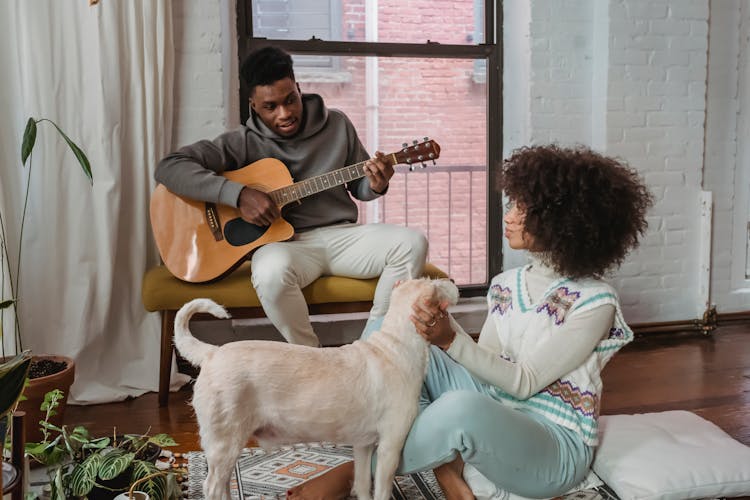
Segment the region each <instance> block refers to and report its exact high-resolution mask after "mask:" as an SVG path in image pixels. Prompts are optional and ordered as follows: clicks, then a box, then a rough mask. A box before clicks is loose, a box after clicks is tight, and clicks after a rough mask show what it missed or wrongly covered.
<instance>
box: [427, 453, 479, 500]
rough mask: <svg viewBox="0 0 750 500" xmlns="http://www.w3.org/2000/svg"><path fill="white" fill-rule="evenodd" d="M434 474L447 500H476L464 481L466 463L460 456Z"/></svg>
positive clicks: (435, 470)
mask: <svg viewBox="0 0 750 500" xmlns="http://www.w3.org/2000/svg"><path fill="white" fill-rule="evenodd" d="M433 472H434V473H435V479H437V482H438V484H439V485H440V487H441V488H442V489H443V493H445V498H446V500H475V499H474V493H472V491H471V488H469V485H468V484H466V481H464V477H463V472H464V461H463V460H462V459H461V457H460V456H459V457H456V459H455V460H454V461H452V462H448V463H447V464H443V465H441V466H440V467H437V468H435V469H433Z"/></svg>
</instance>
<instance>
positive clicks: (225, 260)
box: [150, 138, 440, 283]
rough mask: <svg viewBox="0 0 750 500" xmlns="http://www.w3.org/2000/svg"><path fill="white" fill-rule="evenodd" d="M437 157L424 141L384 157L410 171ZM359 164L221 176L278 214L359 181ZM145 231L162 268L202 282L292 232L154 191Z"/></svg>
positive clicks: (260, 167) (273, 164) (257, 168)
mask: <svg viewBox="0 0 750 500" xmlns="http://www.w3.org/2000/svg"><path fill="white" fill-rule="evenodd" d="M439 156H440V146H439V145H438V144H437V143H436V142H435V141H432V140H428V139H427V138H425V140H424V142H421V143H420V142H418V141H414V143H413V144H412V145H411V146H409V145H407V144H404V147H403V149H401V150H400V151H397V152H395V153H390V154H388V155H386V161H389V162H390V163H391V164H393V165H397V164H408V165H411V170H413V169H414V166H417V165H418V164H421V165H422V167H424V166H425V163H424V162H426V161H428V160H433V161H434V160H436V159H437V158H438V157H439ZM365 163H366V162H365V161H363V162H359V163H355V164H354V165H349V166H347V167H344V168H340V169H338V170H334V171H332V172H328V173H326V174H322V175H318V176H315V177H311V178H309V179H304V180H301V181H299V182H294V181H293V180H292V176H291V175H290V173H289V170H287V168H286V166H284V164H283V163H282V162H281V161H279V160H276V159H274V158H264V159H262V160H258V161H256V162H253V163H251V164H250V165H247V166H246V167H243V168H240V169H237V170H231V171H228V172H224V173H222V174H221V175H223V176H224V177H226V178H227V179H229V180H232V181H235V182H239V183H241V184H244V185H246V186H249V187H251V188H253V189H257V190H259V191H263V192H265V193H267V194H268V195H269V196H270V197H271V199H272V200H273V201H274V203H276V204H277V205H278V207H279V209H281V208H283V207H284V206H285V205H288V204H289V203H292V202H296V201H298V200H300V199H302V198H305V197H307V196H310V195H313V194H315V193H319V192H321V191H325V190H327V189H330V188H332V187H335V186H340V185H342V184H345V183H347V182H351V181H353V180H356V179H359V178H361V177H364V176H365V169H364V167H365ZM150 212H151V227H152V229H153V232H154V238H155V239H156V246H157V247H158V248H159V253H160V254H161V258H162V260H163V261H164V264H165V265H166V266H167V269H169V271H170V272H171V273H172V274H173V275H174V276H176V277H178V278H180V279H181V280H184V281H188V282H191V283H203V282H207V281H213V280H216V279H219V278H221V277H223V276H225V275H226V274H228V273H230V272H232V271H233V270H234V269H236V268H237V267H238V266H239V265H240V264H242V261H244V260H245V259H246V258H248V257H249V256H250V255H251V254H252V252H253V251H254V250H255V249H257V248H259V247H260V246H262V245H265V244H266V243H272V242H276V241H284V240H288V239H290V238H291V237H292V236H293V235H294V228H293V227H292V225H291V224H289V223H288V222H287V221H286V220H284V218H283V217H279V218H278V219H276V220H275V221H274V222H273V224H271V225H270V226H258V225H255V224H251V223H250V222H247V221H245V220H244V219H242V218H241V217H240V213H239V210H238V209H237V208H234V207H230V206H227V205H217V204H215V203H207V202H203V201H195V200H191V199H188V198H185V197H182V196H179V195H176V194H174V193H172V192H171V191H169V190H168V189H167V188H166V187H164V185H162V184H159V185H158V186H156V189H155V190H154V193H153V194H152V196H151V207H150Z"/></svg>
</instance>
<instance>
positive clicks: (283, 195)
mask: <svg viewBox="0 0 750 500" xmlns="http://www.w3.org/2000/svg"><path fill="white" fill-rule="evenodd" d="M365 163H367V162H366V161H362V162H359V163H355V164H354V165H349V166H347V167H344V168H340V169H338V170H334V171H333V172H328V173H327V174H321V175H318V176H315V177H310V178H309V179H305V180H304V181H299V182H295V183H294V184H291V185H289V186H285V187H283V188H279V189H275V190H273V191H271V192H269V193H268V196H270V197H271V199H272V200H273V201H274V203H276V204H277V205H279V206H282V205H286V204H287V203H291V202H293V201H297V200H301V199H302V198H304V197H306V196H310V195H313V194H315V193H320V192H321V191H325V190H326V189H330V188H332V187H335V186H340V185H342V184H346V183H347V182H351V181H353V180H355V179H359V178H360V177H364V176H365Z"/></svg>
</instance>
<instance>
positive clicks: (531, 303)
mask: <svg viewBox="0 0 750 500" xmlns="http://www.w3.org/2000/svg"><path fill="white" fill-rule="evenodd" d="M487 304H488V307H489V314H488V315H487V319H486V321H485V323H484V326H483V327H482V331H481V333H480V336H479V341H478V342H476V343H475V342H474V341H473V340H472V338H471V337H470V336H469V335H467V334H466V333H465V332H464V331H463V329H461V327H460V325H458V323H456V322H455V321H452V324H453V328H454V329H455V331H456V338H455V340H454V341H453V343H452V344H451V345H450V347H449V348H448V350H447V353H448V354H449V355H450V356H451V357H452V358H454V359H455V360H456V361H458V362H459V363H461V364H462V365H464V366H465V367H466V368H467V369H468V370H469V371H470V372H471V373H473V374H474V375H475V376H477V377H478V378H480V379H481V380H484V381H485V382H487V383H489V384H491V385H493V386H494V387H495V388H496V389H497V395H498V397H499V398H501V399H502V400H503V401H505V402H507V403H508V404H511V405H513V406H516V407H525V408H528V409H530V410H531V411H535V412H538V413H541V414H543V415H544V416H546V417H548V418H550V419H551V420H553V421H555V422H557V423H559V424H561V425H564V426H566V427H569V428H571V429H573V430H575V431H576V432H578V433H579V434H581V436H582V437H583V439H584V441H585V442H586V443H587V444H589V445H595V444H596V443H597V420H598V415H599V408H600V399H601V390H602V383H601V376H600V372H601V369H602V368H603V367H604V365H605V364H606V362H607V361H608V360H609V359H610V358H611V356H612V355H613V354H614V353H615V352H616V351H617V350H618V349H619V348H621V347H622V346H623V345H625V344H627V343H628V342H630V341H631V340H632V338H633V333H632V331H631V330H630V328H629V327H628V326H627V324H626V323H625V321H624V319H623V318H622V312H621V309H620V304H619V299H618V297H617V294H616V292H615V291H614V289H612V287H611V286H610V285H608V284H607V283H605V282H604V281H601V280H595V279H583V280H577V281H573V280H569V279H566V278H563V277H561V276H559V275H557V274H556V273H555V272H554V271H553V270H552V269H551V268H549V267H547V266H545V265H544V264H542V262H541V261H540V260H538V259H533V258H532V261H531V263H530V264H529V265H527V266H524V267H521V268H518V269H512V270H509V271H506V272H504V273H501V274H500V275H498V276H496V277H495V278H494V279H493V280H492V283H491V285H490V289H489V292H488V296H487Z"/></svg>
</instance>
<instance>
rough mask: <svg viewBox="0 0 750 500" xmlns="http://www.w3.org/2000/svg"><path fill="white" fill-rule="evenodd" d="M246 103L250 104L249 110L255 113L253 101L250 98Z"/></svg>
mask: <svg viewBox="0 0 750 500" xmlns="http://www.w3.org/2000/svg"><path fill="white" fill-rule="evenodd" d="M248 101H249V102H250V109H251V110H253V111H255V101H253V98H252V97H251V98H250V99H248Z"/></svg>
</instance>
